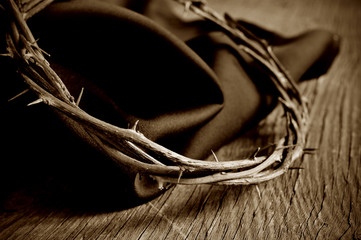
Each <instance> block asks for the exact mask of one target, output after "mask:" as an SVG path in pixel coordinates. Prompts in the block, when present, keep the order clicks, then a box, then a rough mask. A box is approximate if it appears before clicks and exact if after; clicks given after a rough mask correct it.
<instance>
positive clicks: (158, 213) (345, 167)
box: [0, 0, 361, 239]
mask: <svg viewBox="0 0 361 240" xmlns="http://www.w3.org/2000/svg"><path fill="white" fill-rule="evenodd" d="M210 5H211V6H214V7H215V8H216V9H218V10H220V11H222V10H225V11H227V12H229V13H230V14H231V15H232V16H234V17H242V18H244V19H247V20H249V21H252V22H255V23H258V24H260V25H262V26H266V27H268V28H270V29H273V30H276V31H280V32H284V33H286V34H287V35H292V34H297V33H299V32H301V31H304V30H308V29H311V28H324V29H327V30H330V31H333V32H335V33H338V34H339V35H341V37H342V47H341V52H340V54H339V56H338V58H337V59H336V61H335V63H334V64H333V66H332V68H331V69H330V71H329V72H327V73H326V74H325V75H324V76H323V77H321V78H320V79H317V80H311V81H307V82H303V83H301V90H302V93H303V94H304V95H305V96H307V97H308V100H309V103H310V104H311V106H312V107H311V125H310V131H309V134H308V135H307V147H310V148H318V152H317V154H315V155H305V156H304V157H303V158H302V159H301V160H300V161H297V162H296V163H295V164H294V166H293V167H294V169H293V170H290V171H289V172H288V173H286V174H285V175H283V176H281V177H279V178H277V179H275V180H272V181H270V182H267V183H263V184H260V185H258V186H246V187H224V186H208V185H202V186H181V185H179V186H176V187H174V188H172V189H170V190H168V191H167V192H166V193H164V194H163V195H162V196H160V197H158V198H156V199H154V200H152V201H150V202H146V203H144V204H141V205H136V204H133V203H132V202H131V201H130V200H128V201H123V200H122V199H125V198H127V195H126V194H127V193H128V192H127V191H123V192H122V194H120V195H119V194H115V193H114V192H117V190H118V189H117V188H116V186H117V184H114V183H112V186H113V187H114V188H110V187H107V188H104V187H103V186H101V185H100V184H99V182H102V181H104V182H105V180H100V179H97V178H96V177H94V175H96V174H97V171H96V170H98V171H102V170H103V169H102V168H101V169H99V167H94V169H96V170H93V172H88V173H87V175H84V173H81V171H80V169H78V170H79V175H80V177H76V175H77V172H76V170H72V171H71V170H70V172H71V173H69V172H68V173H64V175H63V176H60V177H59V176H58V175H57V176H55V177H53V176H50V177H43V178H40V180H39V179H38V178H36V181H35V180H34V181H31V180H30V181H29V182H36V184H29V182H27V183H24V186H21V184H20V186H19V185H17V187H16V188H14V189H10V190H12V194H7V195H6V196H4V199H3V201H2V204H3V207H2V208H1V210H0V239H7V238H9V239H82V238H83V239H114V238H118V239H123V238H127V239H186V238H188V239H243V238H245V239H277V238H281V239H315V238H318V239H340V238H342V239H361V193H360V187H361V148H360V145H361V131H360V129H361V120H360V119H361V118H360V117H361V109H360V103H361V68H360V57H361V51H360V46H361V30H360V26H359V24H360V23H361V11H360V9H361V2H360V1H358V0H334V1H327V0H322V1H310V0H303V1H283V0H276V1H267V0H241V1H240V0H224V1H221V2H219V1H210ZM276 111H277V110H276ZM277 116H279V113H273V114H271V115H270V116H269V117H268V118H267V119H266V121H264V122H263V123H262V124H261V126H260V127H259V129H257V130H252V131H250V132H248V133H246V134H244V135H242V136H240V137H238V138H237V139H235V140H234V141H233V142H231V143H229V144H228V145H226V146H224V147H223V148H221V149H220V150H219V151H218V152H217V156H218V158H219V159H223V160H226V159H234V158H237V157H240V156H243V155H244V154H249V152H252V151H254V149H255V148H257V147H258V146H264V145H266V144H267V143H271V142H273V141H275V139H278V137H279V136H277V132H278V130H279V131H281V130H282V129H283V125H282V124H281V122H280V121H276V119H275V118H276V117H277ZM279 126H280V128H278V127H279ZM275 132H276V134H274V133H275ZM60 163H61V162H60V161H59V163H57V165H56V166H59V165H60ZM65 164H69V162H65ZM87 164H89V165H94V166H97V165H96V163H94V162H93V161H91V162H90V163H89V162H88V163H87ZM46 168H48V170H49V169H50V170H49V171H48V172H51V170H53V168H54V167H52V166H51V164H50V163H48V165H47V166H46V167H45V169H46ZM112 171H114V172H115V173H116V171H115V170H112ZM114 172H113V173H114ZM109 174H111V173H109ZM29 175H30V177H31V174H29ZM69 175H70V176H69ZM84 176H86V177H87V178H84ZM90 176H92V177H90ZM34 178H35V177H34ZM69 178H70V179H71V180H74V182H72V181H70V180H69ZM109 178H110V177H109ZM111 180H119V179H111ZM120 180H121V179H120ZM120 180H119V181H120ZM69 185H70V186H71V187H72V189H71V190H69ZM19 189H20V190H19ZM7 190H9V189H7ZM79 190H81V191H79ZM113 191H114V192H113ZM10 192H11V191H10ZM114 202H115V203H114ZM117 202H118V204H116V203H117ZM110 204H111V205H110ZM114 206H115V207H114ZM10 210H12V211H10Z"/></svg>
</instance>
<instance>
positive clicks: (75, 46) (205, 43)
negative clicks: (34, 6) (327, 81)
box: [29, 0, 339, 158]
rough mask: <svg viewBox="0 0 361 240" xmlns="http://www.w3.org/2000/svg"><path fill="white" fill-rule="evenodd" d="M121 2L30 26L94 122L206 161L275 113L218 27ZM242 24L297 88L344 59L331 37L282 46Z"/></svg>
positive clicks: (61, 12)
mask: <svg viewBox="0 0 361 240" xmlns="http://www.w3.org/2000/svg"><path fill="white" fill-rule="evenodd" d="M121 2H123V3H118V4H115V3H110V2H104V1H97V0H72V1H60V2H56V3H53V4H51V5H50V6H49V7H47V8H46V9H45V10H43V11H42V12H41V13H39V14H37V15H36V16H34V17H33V18H32V19H30V20H29V24H30V27H31V29H32V31H33V33H34V36H35V38H39V39H40V40H39V42H38V43H39V45H40V46H41V47H42V48H43V49H44V50H45V51H46V52H48V53H50V54H51V65H52V67H53V68H54V69H55V71H56V72H57V73H58V74H59V75H60V77H61V78H62V80H63V81H64V83H65V84H66V85H67V86H68V88H69V90H70V92H71V93H72V95H73V96H77V95H78V94H79V92H80V89H81V88H82V87H84V89H85V90H84V95H83V98H82V100H81V103H80V107H81V108H83V109H84V110H86V111H87V112H88V113H90V114H92V115H93V116H95V117H97V118H100V119H102V120H105V121H107V122H110V123H112V124H115V125H118V126H120V127H125V128H126V127H128V125H129V124H130V125H132V124H134V123H135V122H136V121H137V120H139V125H138V126H139V131H140V132H142V133H143V134H144V135H145V136H146V137H148V138H150V139H152V140H154V141H156V142H159V143H161V144H163V145H164V146H166V147H169V148H171V149H173V150H175V151H177V152H180V153H182V154H185V155H186V156H189V157H193V158H204V157H206V156H207V155H208V154H209V153H210V152H211V150H215V149H217V148H218V147H220V146H221V145H222V144H224V143H225V142H226V141H229V140H230V139H232V137H234V136H235V135H236V134H239V132H240V131H244V130H245V129H247V128H249V127H250V126H252V125H254V124H257V122H258V121H259V120H261V119H262V118H263V117H265V116H266V115H267V114H268V113H269V112H270V111H271V110H272V109H273V108H274V106H275V105H276V99H277V98H276V97H275V91H274V89H273V87H272V85H271V84H270V80H269V77H268V76H267V75H266V74H264V73H263V72H262V70H261V68H260V66H258V65H257V64H256V62H255V61H254V60H253V59H252V58H251V57H250V56H249V55H247V54H246V53H245V52H243V51H241V50H240V49H239V48H238V47H237V44H236V43H235V42H234V41H233V40H232V39H231V38H230V37H229V36H228V35H227V34H225V33H224V32H223V31H222V30H221V29H219V27H217V26H215V25H214V24H212V23H210V22H207V21H203V20H198V19H195V20H194V21H183V22H182V21H181V19H179V18H177V17H176V16H174V17H170V16H172V15H171V14H170V13H169V12H167V11H166V10H164V12H163V13H164V14H157V11H159V9H161V8H159V7H158V8H155V7H154V6H156V5H151V4H157V3H158V4H159V2H160V1H140V2H143V4H138V3H137V2H138V1H128V2H125V1H121ZM152 9H158V10H157V11H153V12H152V11H151V10H152ZM152 18H153V19H152ZM240 23H242V24H243V26H245V27H247V28H248V29H249V30H250V31H252V32H253V33H254V34H255V35H257V36H259V37H262V38H263V39H266V40H267V41H268V42H269V43H270V44H271V45H272V46H273V48H274V52H275V54H276V55H277V57H278V58H279V60H280V61H281V62H282V63H283V64H284V66H285V67H286V68H287V69H288V71H289V72H290V74H291V75H292V76H293V78H294V79H295V80H297V81H298V80H300V79H301V78H302V77H306V76H307V77H313V76H317V75H320V74H322V73H324V72H325V71H326V70H327V68H328V67H329V65H330V63H331V62H332V60H333V58H334V56H335V55H336V53H337V51H338V46H339V43H338V41H337V38H336V37H335V35H334V34H332V33H329V32H327V31H323V30H312V31H309V32H305V33H301V34H300V35H298V36H295V37H292V38H286V37H283V36H281V35H279V34H277V33H274V32H272V31H268V30H265V29H263V28H261V27H258V26H255V25H253V24H251V23H247V22H241V21H240ZM183 33H184V34H183Z"/></svg>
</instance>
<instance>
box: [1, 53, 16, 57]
mask: <svg viewBox="0 0 361 240" xmlns="http://www.w3.org/2000/svg"><path fill="white" fill-rule="evenodd" d="M0 56H1V57H13V56H12V54H11V53H1V54H0Z"/></svg>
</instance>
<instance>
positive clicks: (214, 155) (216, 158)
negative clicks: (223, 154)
mask: <svg viewBox="0 0 361 240" xmlns="http://www.w3.org/2000/svg"><path fill="white" fill-rule="evenodd" d="M211 152H212V154H213V157H214V159H215V160H216V162H219V160H218V157H217V155H216V154H215V153H214V152H213V150H212V149H211Z"/></svg>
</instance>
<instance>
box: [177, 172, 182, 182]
mask: <svg viewBox="0 0 361 240" xmlns="http://www.w3.org/2000/svg"><path fill="white" fill-rule="evenodd" d="M182 175H183V170H182V169H180V171H179V175H178V180H177V183H178V184H179V183H180V180H181V177H182Z"/></svg>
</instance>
